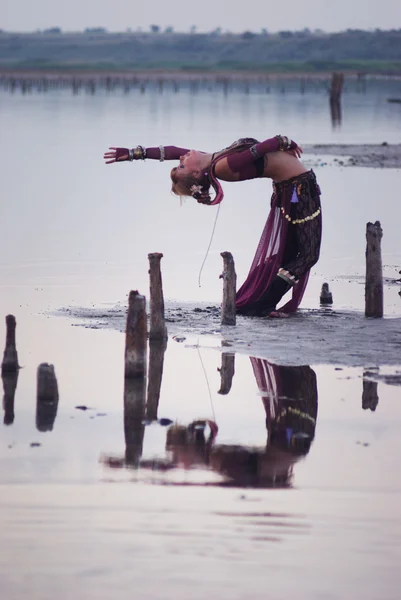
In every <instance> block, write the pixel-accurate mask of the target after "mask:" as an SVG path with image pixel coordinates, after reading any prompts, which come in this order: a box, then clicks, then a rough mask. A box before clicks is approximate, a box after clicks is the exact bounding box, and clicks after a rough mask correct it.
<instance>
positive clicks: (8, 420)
mask: <svg viewBox="0 0 401 600" xmlns="http://www.w3.org/2000/svg"><path fill="white" fill-rule="evenodd" d="M18 375H19V371H16V372H15V373H6V372H4V373H2V375H1V378H2V380H3V389H4V396H3V407H4V425H12V423H14V398H15V391H16V389H17V382H18Z"/></svg>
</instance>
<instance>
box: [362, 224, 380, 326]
mask: <svg viewBox="0 0 401 600" xmlns="http://www.w3.org/2000/svg"><path fill="white" fill-rule="evenodd" d="M382 237H383V230H382V228H381V226H380V222H379V221H376V223H374V224H373V223H367V225H366V281H365V317H382V316H383V269H382V257H381V239H382Z"/></svg>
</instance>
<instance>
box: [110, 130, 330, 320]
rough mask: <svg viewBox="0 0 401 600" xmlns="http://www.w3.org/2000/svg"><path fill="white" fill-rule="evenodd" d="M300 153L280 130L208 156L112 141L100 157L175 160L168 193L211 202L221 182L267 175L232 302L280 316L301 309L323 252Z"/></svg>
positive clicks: (312, 190) (314, 189) (316, 199)
mask: <svg viewBox="0 0 401 600" xmlns="http://www.w3.org/2000/svg"><path fill="white" fill-rule="evenodd" d="M301 153H302V149H301V148H300V147H299V146H298V145H297V144H296V143H295V142H294V141H291V140H290V139H289V138H287V137H283V136H280V135H278V136H276V137H274V138H271V139H268V140H265V141H264V142H258V141H257V140H255V139H253V138H243V139H240V140H238V141H236V142H234V143H233V144H231V146H228V147H227V148H224V149H223V150H221V151H219V152H215V153H213V154H211V153H206V152H198V151H196V150H188V149H187V148H177V147H175V146H166V147H164V146H159V147H158V148H144V147H142V146H137V147H136V148H134V149H132V150H130V149H128V148H117V147H112V148H110V151H109V152H106V153H105V155H104V158H105V160H106V163H107V164H108V163H114V162H121V161H127V160H138V159H145V158H149V159H156V160H160V161H164V160H179V161H180V162H179V165H178V166H177V167H174V168H173V169H172V170H171V179H172V182H173V186H172V190H173V192H174V193H175V194H177V195H179V196H192V197H193V198H195V199H196V200H197V201H198V202H200V203H202V204H208V205H213V204H219V203H220V202H221V200H222V199H223V189H222V187H221V184H220V181H232V182H235V181H243V180H246V179H255V178H258V177H267V178H270V179H272V180H273V196H272V200H271V210H270V213H269V216H268V219H267V222H266V225H265V227H264V230H263V233H262V237H261V239H260V241H259V244H258V247H257V251H256V254H255V257H254V259H253V262H252V266H251V269H250V272H249V274H248V277H247V279H246V280H245V282H244V284H243V285H242V287H241V288H240V289H239V290H238V294H237V301H236V306H237V311H238V312H239V313H240V314H244V315H251V316H266V315H270V316H282V315H283V314H285V313H289V312H293V311H295V310H296V309H297V308H298V306H299V304H300V302H301V300H302V296H303V293H304V291H305V287H306V284H307V281H308V276H309V270H310V269H311V267H312V266H313V265H314V264H315V263H316V262H317V260H318V258H319V252H320V242H321V215H320V189H319V186H318V184H317V182H316V177H315V174H314V173H313V171H307V170H306V168H305V167H304V165H303V164H302V163H301V161H300V160H299V159H300V156H301ZM211 188H213V190H214V191H215V197H214V199H212V198H211V196H210V191H211ZM290 289H292V299H291V300H290V301H289V302H287V303H286V304H285V306H284V307H283V308H282V309H281V311H282V312H281V313H277V312H276V310H275V309H276V306H277V304H278V302H279V301H280V300H281V298H282V297H283V296H284V294H285V293H287V292H288V291H289V290H290Z"/></svg>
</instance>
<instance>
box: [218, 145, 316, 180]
mask: <svg viewBox="0 0 401 600" xmlns="http://www.w3.org/2000/svg"><path fill="white" fill-rule="evenodd" d="M306 170H307V169H306V168H305V166H304V165H303V164H302V162H301V161H300V160H299V159H298V158H296V157H295V156H292V154H290V153H287V152H280V151H278V152H269V154H266V155H265V166H264V170H263V175H262V177H268V178H269V179H272V180H273V181H276V182H278V181H284V180H286V179H291V178H292V177H297V176H298V175H301V173H305V172H306ZM214 173H215V175H216V177H217V178H218V179H221V180H222V181H240V180H241V175H240V173H235V172H233V171H232V170H231V168H230V167H229V165H228V159H227V157H224V158H221V159H220V160H218V161H217V163H216V164H215V167H214Z"/></svg>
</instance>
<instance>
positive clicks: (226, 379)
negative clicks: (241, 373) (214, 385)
mask: <svg viewBox="0 0 401 600" xmlns="http://www.w3.org/2000/svg"><path fill="white" fill-rule="evenodd" d="M218 371H220V377H221V383H220V389H219V391H218V394H222V395H224V394H228V393H229V391H230V390H231V386H232V382H233V377H234V373H235V354H232V353H231V352H223V353H222V355H221V369H218Z"/></svg>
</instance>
